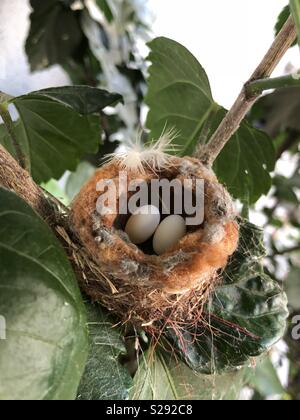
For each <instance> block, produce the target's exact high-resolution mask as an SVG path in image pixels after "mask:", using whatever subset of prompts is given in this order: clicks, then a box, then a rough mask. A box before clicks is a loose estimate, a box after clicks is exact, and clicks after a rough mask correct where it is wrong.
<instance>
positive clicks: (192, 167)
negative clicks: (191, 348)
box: [70, 156, 239, 334]
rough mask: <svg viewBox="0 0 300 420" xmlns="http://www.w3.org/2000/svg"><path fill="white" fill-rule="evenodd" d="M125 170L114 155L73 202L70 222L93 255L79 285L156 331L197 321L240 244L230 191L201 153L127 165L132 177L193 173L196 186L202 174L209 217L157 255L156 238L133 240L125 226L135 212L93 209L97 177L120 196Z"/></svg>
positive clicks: (181, 177)
mask: <svg viewBox="0 0 300 420" xmlns="http://www.w3.org/2000/svg"><path fill="white" fill-rule="evenodd" d="M122 170H124V167H122V165H121V163H120V161H118V160H116V159H112V161H111V162H110V163H108V164H105V165H104V166H103V167H102V168H100V169H99V170H98V171H97V172H96V173H95V175H94V176H93V177H92V178H91V179H90V180H89V181H88V182H87V184H86V185H85V186H84V187H83V188H82V190H81V191H80V193H79V194H78V196H77V197H76V198H75V200H74V202H73V204H72V209H71V215H70V225H71V227H72V229H73V231H74V233H75V234H76V235H77V236H78V238H79V239H80V242H81V243H82V244H83V245H84V247H85V249H86V250H87V251H88V254H89V255H91V256H92V257H93V263H92V264H91V265H92V266H91V273H93V275H91V276H90V278H88V277H85V278H84V279H83V280H82V282H81V287H82V289H83V290H84V291H85V292H86V293H87V294H88V295H89V296H90V297H91V298H92V299H93V300H94V301H97V302H100V303H101V304H102V305H104V306H105V307H106V308H107V309H108V310H109V311H112V312H113V313H114V314H115V315H116V316H118V318H119V319H120V320H121V321H122V322H124V323H128V322H131V323H133V324H134V325H135V326H137V327H143V328H144V329H146V330H147V331H149V332H150V333H153V334H157V333H158V332H161V331H162V329H163V328H165V327H167V326H172V327H174V326H175V327H176V326H178V325H186V324H188V325H193V324H195V323H199V322H200V320H201V318H202V311H203V308H204V305H205V303H206V302H207V300H208V298H209V296H210V294H211V293H212V291H213V290H214V288H215V287H216V286H217V285H218V284H219V282H220V281H221V280H220V279H221V276H220V274H221V272H222V270H223V269H224V268H225V266H226V265H227V262H228V259H229V257H230V256H231V255H232V254H233V253H234V252H235V250H236V248H237V244H238V239H239V228H238V224H237V222H236V221H235V218H236V215H235V212H234V208H233V204H232V200H231V197H230V195H229V194H228V192H227V191H226V190H225V188H224V187H223V186H222V185H221V184H220V183H219V182H218V180H217V178H216V176H215V174H214V172H213V171H212V170H211V169H209V168H207V167H205V166H204V165H203V164H202V163H201V162H200V161H198V160H196V159H192V158H178V157H173V156H168V164H167V165H163V167H162V168H159V167H158V168H155V170H153V166H151V165H144V166H143V170H141V168H137V169H132V168H130V169H128V168H127V169H126V168H125V170H126V174H127V176H128V180H129V181H134V180H136V179H139V180H143V181H145V182H146V183H147V184H150V182H151V180H153V179H168V180H175V179H176V180H179V181H183V180H187V179H188V180H190V181H191V184H190V185H191V189H192V190H193V193H195V188H196V187H195V181H196V180H202V181H203V185H204V220H203V221H202V222H201V223H200V224H199V225H196V226H191V227H189V228H188V229H187V233H186V235H185V236H184V237H183V238H181V239H180V240H179V241H178V242H177V243H176V244H175V245H174V246H173V247H172V248H171V249H168V250H167V251H166V252H164V253H163V254H161V255H155V254H154V252H153V249H151V245H149V244H148V245H147V244H146V245H145V246H137V245H134V244H133V243H132V242H131V241H130V238H129V237H128V235H127V234H126V233H125V225H126V222H127V221H128V218H129V217H130V214H128V215H124V214H119V213H111V214H99V212H98V211H97V209H96V206H97V200H98V199H99V195H100V194H99V191H97V189H98V188H97V185H98V183H99V182H101V181H104V180H105V182H109V183H113V184H114V185H115V188H116V191H117V192H118V198H117V204H118V203H119V201H118V200H119V199H120V194H119V193H120V191H119V188H120V187H119V185H120V183H119V181H120V173H121V171H122ZM129 197H130V194H129ZM80 252H83V253H84V252H85V251H83V250H81V251H80ZM77 254H78V253H77ZM81 255H82V254H81ZM77 256H78V255H77Z"/></svg>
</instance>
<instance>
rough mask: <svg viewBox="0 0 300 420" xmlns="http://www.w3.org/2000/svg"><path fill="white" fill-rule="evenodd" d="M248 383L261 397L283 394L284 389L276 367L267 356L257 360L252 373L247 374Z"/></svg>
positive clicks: (284, 392)
mask: <svg viewBox="0 0 300 420" xmlns="http://www.w3.org/2000/svg"><path fill="white" fill-rule="evenodd" d="M249 379H250V381H249V382H250V385H251V386H252V387H254V388H255V390H256V391H258V392H259V393H260V395H262V396H263V397H266V398H267V397H274V396H283V395H285V394H286V390H285V389H284V388H283V386H282V384H281V382H280V380H279V378H278V375H277V372H276V369H275V367H274V365H273V363H272V361H271V359H270V358H269V357H266V358H264V359H263V360H260V361H258V364H257V366H256V368H255V370H254V372H253V373H252V374H250V375H249Z"/></svg>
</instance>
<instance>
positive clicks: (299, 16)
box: [290, 0, 300, 46]
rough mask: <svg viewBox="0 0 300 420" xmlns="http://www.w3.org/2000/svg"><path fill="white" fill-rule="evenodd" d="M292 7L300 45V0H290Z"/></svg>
mask: <svg viewBox="0 0 300 420" xmlns="http://www.w3.org/2000/svg"><path fill="white" fill-rule="evenodd" d="M290 9H291V13H292V16H293V19H294V22H295V25H296V29H297V33H298V43H299V46H300V0H290Z"/></svg>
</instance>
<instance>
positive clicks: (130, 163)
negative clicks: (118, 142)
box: [106, 128, 179, 173]
mask: <svg viewBox="0 0 300 420" xmlns="http://www.w3.org/2000/svg"><path fill="white" fill-rule="evenodd" d="M176 137H178V132H177V131H176V130H175V129H174V128H171V129H169V130H166V129H164V131H163V132H162V134H161V136H160V138H159V139H158V140H157V141H155V142H154V141H151V143H148V144H144V143H143V141H142V134H141V133H140V134H138V135H137V137H136V139H135V141H129V142H128V143H127V144H126V145H125V150H124V151H121V152H116V153H112V154H110V155H108V156H107V159H106V160H107V161H109V162H115V163H116V164H117V165H118V166H120V168H122V169H124V170H127V171H135V172H140V173H144V172H145V168H146V167H148V168H149V169H151V170H153V171H155V172H156V171H159V170H162V169H166V168H168V167H169V166H170V161H171V159H172V156H171V155H170V153H172V152H173V153H174V152H175V151H178V150H179V148H178V146H177V145H174V144H173V142H174V140H175V138H176Z"/></svg>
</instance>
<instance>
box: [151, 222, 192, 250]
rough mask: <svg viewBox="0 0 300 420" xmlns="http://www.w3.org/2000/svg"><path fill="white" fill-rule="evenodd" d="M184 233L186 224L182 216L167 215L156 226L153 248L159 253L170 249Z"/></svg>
mask: <svg viewBox="0 0 300 420" xmlns="http://www.w3.org/2000/svg"><path fill="white" fill-rule="evenodd" d="M185 235H186V224H185V220H184V218H183V217H181V216H178V215H173V216H168V217H167V218H166V219H164V220H163V221H162V222H161V224H160V225H159V226H158V228H157V230H156V232H155V235H154V238H153V249H154V251H155V252H156V254H158V255H161V254H163V253H164V252H166V251H168V250H169V249H171V248H172V247H173V246H174V245H176V243H177V242H178V241H180V239H181V238H183V237H184V236H185Z"/></svg>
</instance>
